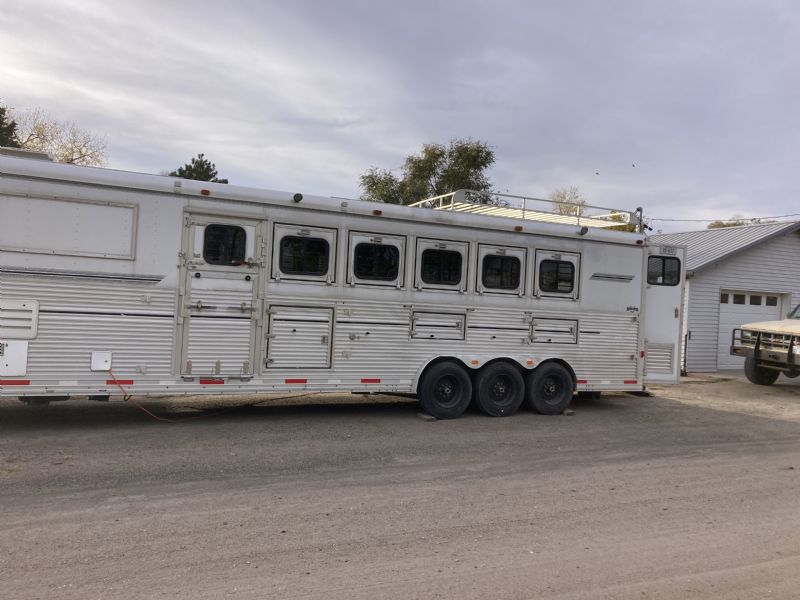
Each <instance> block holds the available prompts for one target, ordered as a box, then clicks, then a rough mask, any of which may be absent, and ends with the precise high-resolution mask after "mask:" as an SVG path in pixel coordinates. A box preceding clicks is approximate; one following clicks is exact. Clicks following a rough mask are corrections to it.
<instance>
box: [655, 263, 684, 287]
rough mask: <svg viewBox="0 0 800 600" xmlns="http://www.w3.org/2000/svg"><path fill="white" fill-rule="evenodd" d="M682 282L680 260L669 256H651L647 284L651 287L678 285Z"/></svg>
mask: <svg viewBox="0 0 800 600" xmlns="http://www.w3.org/2000/svg"><path fill="white" fill-rule="evenodd" d="M680 281H681V261H680V260H678V259H677V258H671V257H669V256H651V257H650V258H648V259H647V283H649V284H650V285H678V284H679V283H680Z"/></svg>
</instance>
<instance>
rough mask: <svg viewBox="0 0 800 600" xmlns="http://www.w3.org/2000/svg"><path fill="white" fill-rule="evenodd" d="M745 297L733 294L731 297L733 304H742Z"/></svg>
mask: <svg viewBox="0 0 800 600" xmlns="http://www.w3.org/2000/svg"><path fill="white" fill-rule="evenodd" d="M744 299H745V295H744V294H734V295H733V303H734V304H744Z"/></svg>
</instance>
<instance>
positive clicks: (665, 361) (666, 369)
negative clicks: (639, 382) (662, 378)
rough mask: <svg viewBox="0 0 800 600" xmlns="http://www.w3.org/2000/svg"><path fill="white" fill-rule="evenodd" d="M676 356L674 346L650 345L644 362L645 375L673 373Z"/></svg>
mask: <svg viewBox="0 0 800 600" xmlns="http://www.w3.org/2000/svg"><path fill="white" fill-rule="evenodd" d="M674 354H675V346H674V345H673V344H648V345H647V354H646V355H645V361H644V370H645V374H652V373H672V372H673V364H674V363H673V362H672V359H673V355H674Z"/></svg>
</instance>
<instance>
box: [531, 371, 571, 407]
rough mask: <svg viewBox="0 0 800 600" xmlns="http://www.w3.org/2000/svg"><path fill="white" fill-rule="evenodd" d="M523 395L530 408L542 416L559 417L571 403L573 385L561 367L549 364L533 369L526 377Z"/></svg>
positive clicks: (566, 372)
mask: <svg viewBox="0 0 800 600" xmlns="http://www.w3.org/2000/svg"><path fill="white" fill-rule="evenodd" d="M525 383H526V385H525V394H526V396H527V398H528V404H529V405H530V407H531V408H532V409H533V410H535V411H536V412H538V413H541V414H543V415H560V414H561V413H563V412H564V410H566V408H567V407H568V406H569V403H570V402H572V392H573V391H574V389H575V384H574V383H573V381H572V375H570V373H569V371H567V369H566V368H564V367H563V366H562V365H560V364H558V363H555V362H550V363H545V364H543V365H542V366H540V367H537V368H536V369H534V370H533V371H532V372H531V373H530V374H529V375H528V377H527V380H526V382H525Z"/></svg>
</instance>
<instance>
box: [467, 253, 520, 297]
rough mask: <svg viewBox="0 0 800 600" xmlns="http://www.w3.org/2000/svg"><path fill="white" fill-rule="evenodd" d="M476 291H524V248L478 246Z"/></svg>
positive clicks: (503, 292)
mask: <svg viewBox="0 0 800 600" xmlns="http://www.w3.org/2000/svg"><path fill="white" fill-rule="evenodd" d="M477 289H478V292H479V293H491V294H517V295H520V296H521V295H523V294H524V293H525V249H524V248H512V247H507V246H488V245H485V244H480V245H479V246H478V287H477Z"/></svg>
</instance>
